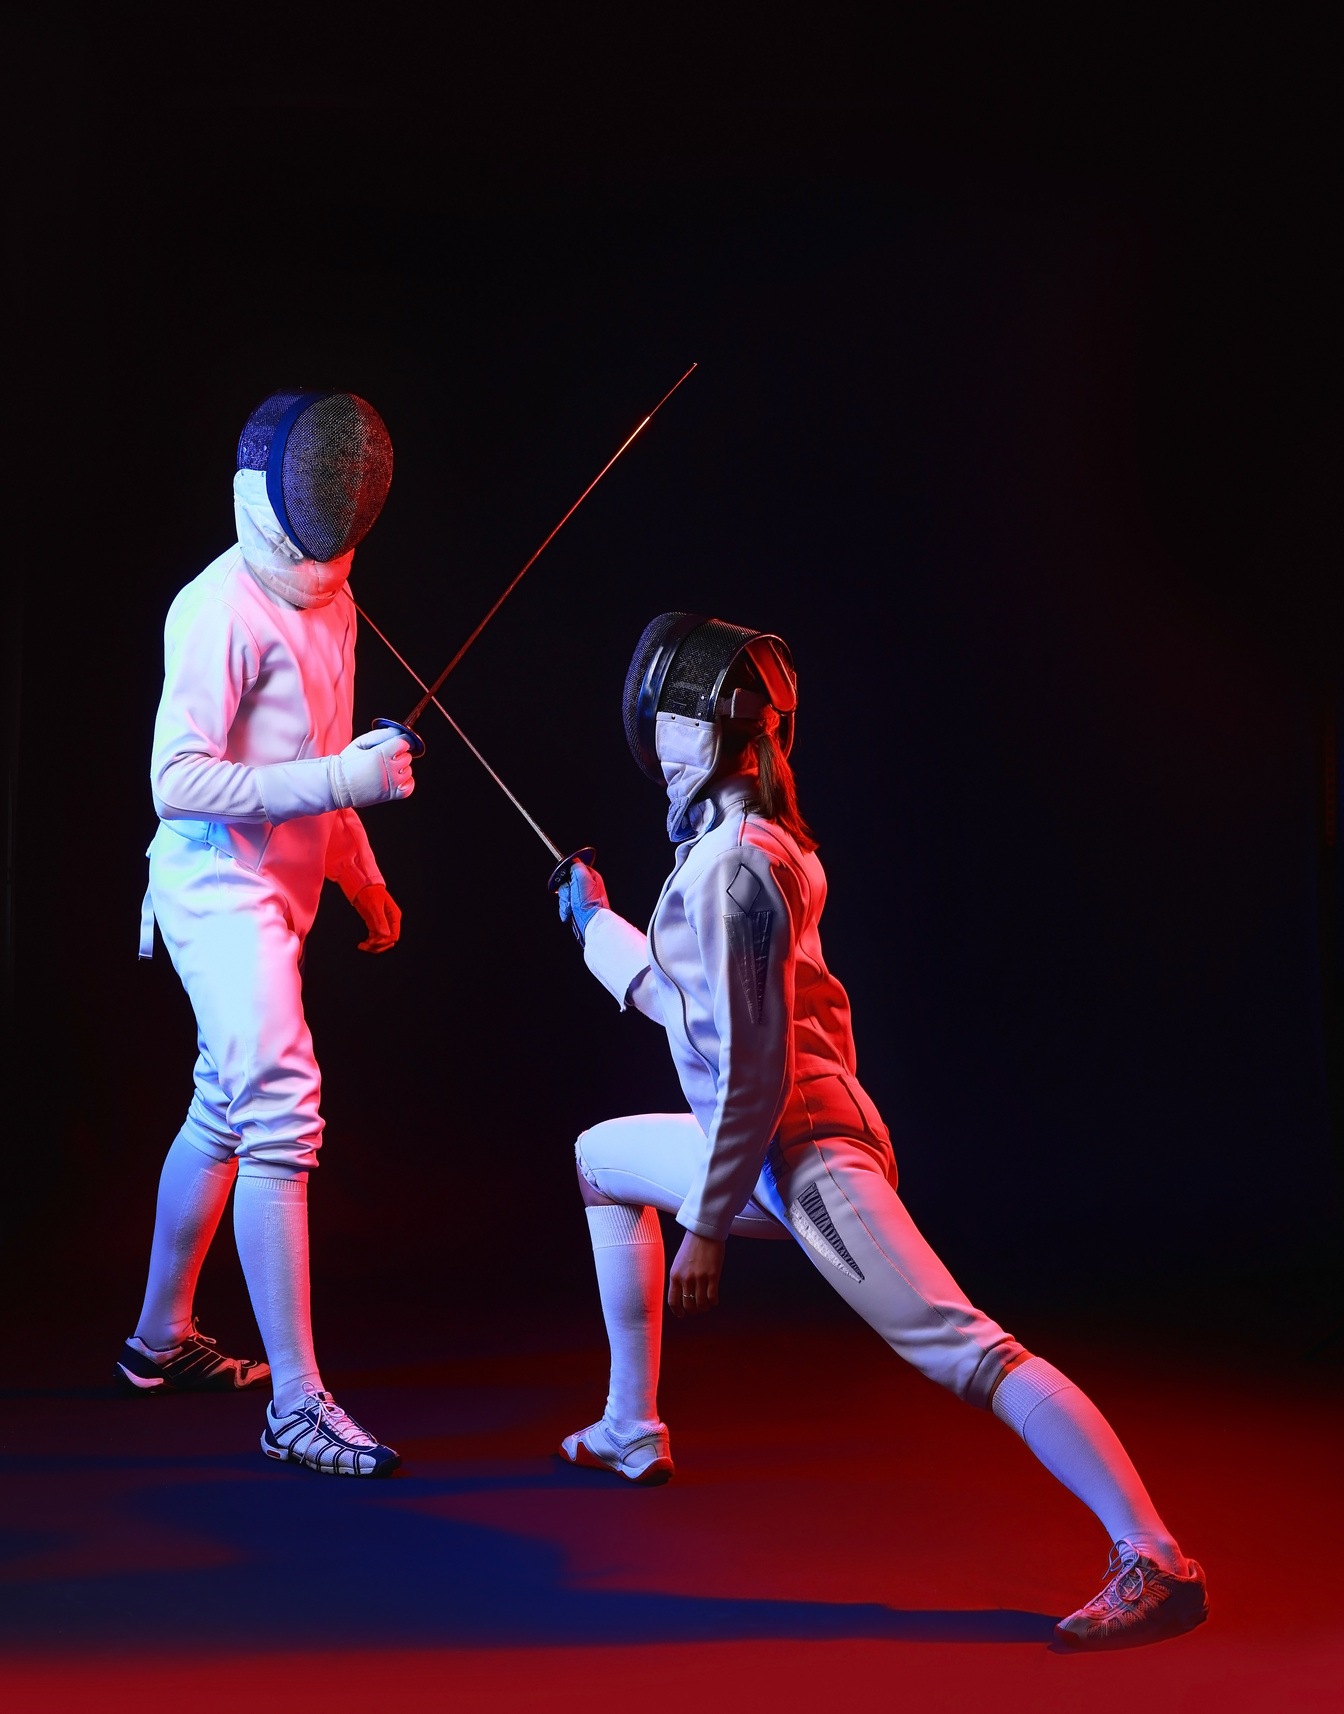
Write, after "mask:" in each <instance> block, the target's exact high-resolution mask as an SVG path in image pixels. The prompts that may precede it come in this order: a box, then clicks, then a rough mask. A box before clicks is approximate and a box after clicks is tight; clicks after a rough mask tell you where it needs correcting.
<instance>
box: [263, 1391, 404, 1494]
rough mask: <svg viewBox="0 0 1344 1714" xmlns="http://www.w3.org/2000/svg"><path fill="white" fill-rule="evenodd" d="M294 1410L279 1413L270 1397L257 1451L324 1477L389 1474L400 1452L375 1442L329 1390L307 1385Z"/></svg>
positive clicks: (398, 1461)
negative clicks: (317, 1472) (321, 1390)
mask: <svg viewBox="0 0 1344 1714" xmlns="http://www.w3.org/2000/svg"><path fill="white" fill-rule="evenodd" d="M303 1391H304V1400H303V1403H302V1404H301V1405H300V1406H299V1407H298V1409H297V1410H292V1411H289V1412H287V1413H286V1414H285V1415H283V1416H282V1415H281V1414H280V1412H279V1411H277V1410H276V1408H275V1400H274V1399H272V1400H271V1402H270V1404H268V1405H267V1406H266V1430H265V1432H264V1433H263V1435H262V1437H261V1450H262V1451H263V1452H264V1453H265V1454H266V1456H267V1457H268V1458H275V1459H278V1460H279V1461H280V1462H281V1463H284V1462H285V1460H286V1459H288V1460H289V1461H290V1462H291V1463H294V1464H303V1465H305V1466H306V1467H307V1468H308V1469H309V1470H318V1471H320V1472H321V1473H322V1474H323V1475H324V1476H390V1475H391V1474H392V1472H393V1471H394V1470H395V1469H396V1468H397V1466H398V1465H399V1464H400V1463H401V1454H400V1453H399V1452H394V1451H393V1450H392V1448H391V1447H390V1446H383V1445H381V1444H380V1443H379V1442H378V1441H376V1440H375V1439H374V1438H373V1436H372V1435H371V1434H370V1433H369V1432H368V1430H367V1429H363V1428H361V1427H360V1426H359V1424H358V1423H357V1422H356V1421H355V1419H354V1417H352V1416H347V1415H346V1413H345V1412H344V1411H343V1410H342V1409H341V1407H340V1406H339V1405H338V1404H337V1403H336V1401H335V1399H334V1398H332V1396H331V1394H330V1393H319V1392H318V1391H317V1389H316V1388H315V1387H312V1386H306V1387H305V1388H304V1389H303Z"/></svg>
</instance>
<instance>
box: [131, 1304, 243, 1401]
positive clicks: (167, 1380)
mask: <svg viewBox="0 0 1344 1714" xmlns="http://www.w3.org/2000/svg"><path fill="white" fill-rule="evenodd" d="M270 1378H271V1371H270V1368H269V1366H268V1365H267V1364H265V1363H258V1362H254V1361H253V1359H252V1358H251V1357H226V1356H225V1355H224V1353H223V1352H222V1351H219V1350H217V1349H216V1348H215V1342H214V1340H213V1339H210V1338H207V1337H206V1335H205V1334H204V1333H201V1332H198V1331H197V1327H196V1323H195V1322H194V1321H193V1322H192V1324H191V1329H190V1331H189V1332H188V1333H187V1334H186V1335H185V1336H184V1337H183V1339H182V1340H181V1342H180V1343H179V1344H177V1345H173V1346H170V1347H169V1348H168V1349H167V1350H166V1351H156V1350H155V1349H154V1348H153V1346H151V1345H146V1344H145V1342H144V1340H143V1339H137V1338H136V1337H135V1336H134V1335H132V1337H131V1338H129V1339H128V1340H127V1341H126V1343H125V1344H124V1345H123V1346H122V1348H121V1356H120V1357H118V1359H117V1366H116V1370H115V1372H114V1375H113V1379H114V1380H115V1382H116V1385H117V1388H118V1390H119V1391H120V1392H123V1393H137V1394H148V1393H238V1392H242V1390H243V1389H244V1388H245V1387H256V1386H260V1384H261V1383H262V1382H263V1381H269V1380H270Z"/></svg>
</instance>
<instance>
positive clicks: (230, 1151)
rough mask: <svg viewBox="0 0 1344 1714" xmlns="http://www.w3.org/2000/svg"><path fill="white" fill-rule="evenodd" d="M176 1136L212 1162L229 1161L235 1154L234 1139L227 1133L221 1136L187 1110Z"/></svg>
mask: <svg viewBox="0 0 1344 1714" xmlns="http://www.w3.org/2000/svg"><path fill="white" fill-rule="evenodd" d="M193 1105H194V1103H193ZM177 1134H178V1136H179V1137H180V1138H181V1139H182V1141H183V1142H184V1143H190V1144H191V1146H192V1148H194V1149H199V1150H200V1152H201V1153H202V1154H203V1155H208V1156H209V1158H210V1159H211V1160H212V1161H231V1160H233V1158H234V1156H235V1154H236V1153H237V1148H238V1139H237V1138H236V1137H234V1136H232V1135H230V1134H228V1133H226V1134H225V1135H224V1136H221V1135H220V1134H219V1132H218V1131H217V1130H216V1129H215V1128H214V1127H213V1126H212V1125H209V1124H206V1123H204V1122H203V1121H202V1120H201V1119H200V1118H199V1117H198V1116H197V1115H196V1113H195V1112H193V1111H192V1110H191V1109H188V1111H187V1116H186V1118H185V1119H184V1120H183V1121H182V1129H181V1130H180V1131H179V1132H178V1133H177Z"/></svg>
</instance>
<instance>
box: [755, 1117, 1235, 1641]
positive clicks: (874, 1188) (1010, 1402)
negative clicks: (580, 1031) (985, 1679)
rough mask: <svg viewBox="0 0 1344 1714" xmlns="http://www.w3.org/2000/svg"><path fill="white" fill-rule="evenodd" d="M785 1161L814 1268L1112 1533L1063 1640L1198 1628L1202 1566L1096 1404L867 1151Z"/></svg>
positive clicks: (831, 1151)
mask: <svg viewBox="0 0 1344 1714" xmlns="http://www.w3.org/2000/svg"><path fill="white" fill-rule="evenodd" d="M781 1164H783V1163H781ZM789 1165H790V1166H791V1169H792V1170H786V1171H784V1172H782V1173H781V1174H780V1175H779V1178H778V1187H779V1191H780V1193H781V1196H782V1199H783V1201H784V1203H785V1205H786V1206H787V1212H788V1217H789V1220H790V1223H791V1225H792V1226H793V1228H794V1230H795V1232H796V1233H797V1235H798V1237H799V1238H800V1240H801V1241H802V1243H803V1244H804V1246H805V1248H806V1249H807V1251H808V1254H809V1255H810V1257H811V1259H812V1261H813V1263H814V1264H815V1265H816V1266H817V1268H818V1269H819V1271H820V1272H821V1273H822V1274H823V1275H825V1277H826V1278H828V1279H829V1280H830V1282H831V1284H832V1285H833V1286H834V1287H835V1289H836V1290H837V1291H838V1292H839V1293H840V1295H841V1296H842V1297H844V1298H845V1299H846V1301H847V1302H849V1303H850V1304H852V1306H853V1307H854V1308H855V1309H856V1310H857V1311H858V1312H859V1314H860V1315H861V1316H863V1318H864V1320H865V1321H867V1322H868V1323H869V1325H870V1326H872V1327H873V1328H875V1329H876V1330H877V1332H879V1333H880V1334H881V1335H882V1337H883V1338H884V1339H886V1340H887V1342H888V1344H890V1345H891V1346H892V1348H893V1349H894V1350H896V1351H898V1352H899V1353H900V1355H901V1356H903V1357H904V1358H906V1360H907V1361H908V1362H910V1363H912V1364H913V1365H914V1366H915V1367H916V1368H917V1369H919V1370H920V1371H921V1372H922V1373H923V1374H925V1375H927V1376H928V1377H929V1379H930V1380H934V1381H937V1382H938V1383H939V1384H940V1385H942V1386H945V1387H947V1388H948V1390H949V1391H951V1392H953V1393H955V1394H956V1395H957V1396H958V1397H959V1398H962V1399H965V1400H966V1401H967V1402H968V1403H970V1404H976V1405H979V1406H981V1407H982V1408H983V1407H984V1406H985V1405H986V1404H988V1405H989V1407H990V1408H991V1409H992V1410H993V1412H994V1414H995V1416H997V1417H998V1418H999V1419H1000V1420H1001V1421H1002V1422H1005V1423H1007V1424H1008V1426H1009V1427H1010V1428H1012V1429H1014V1430H1015V1432H1016V1433H1017V1434H1019V1435H1020V1436H1021V1438H1022V1439H1023V1440H1024V1441H1025V1443H1026V1445H1027V1446H1028V1447H1029V1448H1030V1450H1031V1451H1032V1452H1033V1453H1035V1455H1036V1457H1037V1458H1039V1459H1040V1461H1041V1463H1042V1464H1044V1466H1045V1467H1046V1469H1047V1470H1048V1471H1049V1472H1050V1474H1051V1475H1052V1476H1054V1477H1055V1478H1056V1480H1057V1481H1059V1482H1062V1483H1063V1484H1064V1486H1065V1487H1066V1488H1068V1490H1069V1491H1070V1493H1072V1494H1075V1495H1076V1496H1077V1497H1078V1499H1080V1500H1081V1501H1082V1502H1083V1504H1084V1505H1085V1506H1087V1507H1088V1508H1089V1510H1090V1511H1092V1512H1093V1513H1094V1514H1095V1516H1096V1517H1097V1519H1098V1520H1099V1522H1100V1523H1101V1525H1102V1527H1103V1528H1104V1529H1105V1530H1106V1533H1107V1536H1108V1538H1109V1539H1110V1541H1111V1542H1112V1544H1113V1549H1112V1559H1111V1565H1110V1567H1109V1569H1108V1571H1107V1577H1106V1581H1105V1585H1104V1587H1103V1588H1102V1590H1101V1592H1100V1593H1099V1594H1098V1595H1097V1596H1096V1597H1095V1598H1094V1599H1093V1600H1092V1601H1090V1602H1088V1603H1087V1605H1086V1606H1085V1607H1081V1608H1079V1610H1078V1611H1077V1612H1076V1613H1073V1614H1071V1615H1070V1616H1069V1617H1068V1618H1067V1619H1065V1620H1063V1621H1062V1622H1061V1624H1060V1626H1059V1632H1060V1638H1059V1640H1060V1643H1061V1645H1062V1646H1065V1647H1068V1646H1078V1647H1097V1646H1106V1647H1117V1646H1124V1644H1125V1639H1126V1638H1127V1637H1129V1636H1131V1635H1141V1636H1143V1637H1144V1638H1145V1639H1147V1640H1151V1639H1152V1638H1153V1637H1154V1636H1156V1635H1159V1634H1170V1635H1178V1634H1179V1633H1180V1632H1181V1631H1184V1630H1188V1629H1190V1627H1191V1626H1192V1625H1194V1624H1198V1623H1199V1622H1200V1621H1201V1619H1202V1618H1203V1616H1204V1615H1205V1614H1206V1613H1207V1611H1208V1596H1207V1591H1206V1588H1205V1584H1204V1575H1203V1572H1202V1571H1201V1570H1200V1568H1199V1566H1198V1565H1197V1564H1196V1563H1195V1561H1194V1560H1187V1559H1186V1558H1185V1556H1184V1555H1183V1554H1182V1553H1181V1550H1180V1548H1179V1546H1178V1545H1177V1543H1176V1540H1175V1538H1174V1537H1173V1536H1172V1534H1171V1532H1170V1530H1168V1528H1167V1527H1166V1525H1165V1524H1164V1523H1163V1521H1162V1519H1161V1517H1160V1516H1159V1514H1158V1511H1157V1508H1156V1507H1155V1506H1154V1505H1153V1502H1152V1500H1151V1499H1150V1498H1149V1495H1148V1490H1147V1489H1146V1488H1145V1487H1144V1485H1143V1482H1142V1481H1141V1480H1140V1478H1139V1473H1138V1471H1137V1470H1136V1469H1135V1468H1134V1465H1133V1462H1132V1461H1131V1459H1130V1457H1129V1454H1128V1453H1127V1452H1126V1451H1125V1449H1124V1447H1123V1446H1122V1445H1121V1443H1120V1439H1119V1437H1118V1436H1117V1434H1116V1433H1115V1430H1114V1429H1113V1428H1112V1427H1111V1425H1110V1424H1109V1423H1108V1422H1107V1420H1106V1418H1105V1417H1104V1416H1103V1415H1102V1413H1101V1412H1100V1411H1099V1410H1098V1409H1097V1407H1096V1405H1094V1404H1093V1403H1092V1401H1091V1399H1089V1398H1088V1397H1087V1395H1086V1394H1085V1393H1084V1392H1083V1391H1082V1390H1081V1389H1080V1388H1079V1387H1077V1386H1075V1384H1074V1383H1073V1382H1072V1381H1070V1380H1069V1379H1068V1377H1067V1376H1066V1375H1063V1374H1061V1373H1060V1371H1059V1370H1058V1369H1056V1368H1055V1367H1054V1366H1053V1364H1051V1363H1047V1362H1046V1361H1045V1359H1044V1358H1042V1357H1036V1356H1033V1355H1031V1354H1030V1353H1029V1352H1027V1351H1026V1350H1025V1349H1024V1347H1023V1346H1021V1345H1020V1344H1019V1343H1018V1342H1017V1341H1016V1340H1015V1339H1014V1338H1013V1337H1012V1335H1011V1334H1009V1333H1005V1332H1004V1330H1003V1329H1002V1328H1001V1327H1000V1326H999V1325H998V1323H997V1322H994V1321H991V1320H990V1319H989V1318H988V1317H987V1316H985V1315H984V1314H983V1313H982V1312H981V1311H980V1310H978V1309H976V1308H975V1307H974V1305H973V1304H971V1303H970V1301H969V1300H968V1299H967V1298H966V1296H965V1294H964V1293H963V1292H962V1291H961V1289H960V1287H959V1286H958V1285H957V1284H956V1281H955V1280H954V1279H953V1278H952V1276H951V1274H949V1273H948V1271H947V1269H946V1268H945V1267H944V1266H943V1264H942V1262H941V1261H940V1260H939V1259H938V1257H937V1255H936V1254H935V1253H934V1251H933V1249H932V1248H931V1247H930V1245H929V1244H928V1242H927V1241H926V1239H925V1238H924V1236H923V1235H922V1233H921V1232H920V1231H919V1229H918V1227H917V1226H916V1225H915V1223H914V1221H913V1220H912V1219H911V1218H910V1215H909V1213H908V1212H907V1211H906V1208H905V1206H904V1204H903V1203H902V1202H901V1200H900V1198H899V1197H898V1196H897V1194H896V1192H895V1190H894V1189H893V1188H892V1186H891V1184H890V1183H889V1182H887V1180H886V1179H885V1178H884V1176H883V1174H882V1173H881V1172H879V1171H878V1170H876V1166H875V1163H874V1161H873V1158H872V1156H871V1153H870V1151H868V1150H865V1149H863V1148H861V1147H860V1146H859V1145H858V1144H855V1143H850V1142H847V1141H846V1140H845V1139H843V1138H827V1139H825V1140H823V1141H820V1142H813V1143H811V1144H809V1145H807V1146H806V1147H805V1148H801V1149H798V1150H796V1151H791V1152H790V1161H789ZM1098 1639H1102V1640H1101V1641H1100V1642H1099V1640H1098Z"/></svg>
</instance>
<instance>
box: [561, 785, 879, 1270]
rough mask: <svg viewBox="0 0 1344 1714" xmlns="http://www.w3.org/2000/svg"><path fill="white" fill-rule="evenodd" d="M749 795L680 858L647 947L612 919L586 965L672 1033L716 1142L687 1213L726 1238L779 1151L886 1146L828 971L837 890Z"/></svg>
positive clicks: (694, 1228) (685, 1079) (739, 794)
mask: <svg viewBox="0 0 1344 1714" xmlns="http://www.w3.org/2000/svg"><path fill="white" fill-rule="evenodd" d="M749 791H750V785H749V783H748V782H745V781H742V780H737V781H732V780H729V781H725V782H724V783H723V784H722V785H721V786H720V787H719V788H718V789H717V790H716V791H715V793H714V815H713V819H712V820H711V821H710V822H709V824H708V826H707V827H706V828H705V829H704V831H702V832H701V833H699V834H698V835H697V836H696V837H694V838H692V839H688V840H686V841H685V842H684V843H683V844H681V845H679V846H678V847H677V855H676V864H675V867H674V868H673V870H672V873H671V875H669V876H668V878H667V881H666V882H665V883H664V886H663V890H662V893H661V895H660V896H659V899H658V904H657V906H656V908H655V909H654V913H653V919H652V921H651V922H650V924H649V930H648V934H647V935H643V934H641V933H640V932H639V930H638V929H637V928H635V927H634V926H633V925H632V924H631V923H628V922H626V921H625V920H624V918H622V917H619V916H617V915H616V913H615V912H614V911H611V910H601V911H598V912H597V913H596V915H595V916H594V917H593V918H592V919H591V921H590V922H589V924H588V928H587V932H586V935H585V939H584V961H585V962H586V964H587V965H588V968H589V969H590V970H591V971H592V972H593V974H594V975H595V976H596V977H597V978H598V980H599V981H600V982H601V983H602V984H603V986H604V987H605V988H606V989H607V990H608V992H609V993H611V994H612V995H614V996H615V998H616V999H617V1000H618V1001H619V1003H620V1005H621V1008H622V1010H624V1009H625V1008H626V1007H627V1005H629V1004H633V1005H634V1006H636V1007H637V1008H638V1009H639V1010H640V1011H641V1012H643V1013H644V1014H645V1015H646V1016H647V1017H650V1018H653V1019H654V1020H655V1021H656V1022H658V1023H661V1024H662V1025H663V1027H664V1028H665V1029H666V1031H667V1038H668V1044H669V1046H670V1047H671V1049H672V1057H673V1060H674V1061H675V1063H676V1067H677V1075H678V1077H679V1078H680V1079H681V1087H682V1090H683V1092H684V1094H685V1096H686V1099H687V1101H688V1102H689V1103H690V1107H691V1111H692V1112H693V1113H694V1114H695V1116H696V1119H697V1120H698V1121H699V1124H700V1128H701V1130H702V1131H703V1132H704V1133H705V1138H706V1147H705V1154H704V1158H703V1160H702V1162H701V1165H700V1169H699V1171H698V1173H697V1174H696V1177H695V1179H694V1180H693V1182H692V1185H691V1189H690V1191H689V1193H688V1194H687V1196H686V1199H685V1201H684V1202H683V1203H682V1206H681V1210H680V1212H679V1213H678V1215H677V1219H678V1221H679V1223H680V1224H681V1225H682V1226H684V1227H685V1228H686V1229H687V1231H690V1232H698V1233H699V1234H700V1235H701V1236H702V1237H706V1238H725V1237H726V1236H727V1235H728V1230H729V1227H730V1226H731V1225H732V1222H733V1217H734V1215H736V1214H737V1212H738V1211H739V1209H741V1208H742V1206H743V1205H744V1204H745V1202H746V1201H747V1199H748V1197H749V1196H750V1195H751V1193H752V1189H753V1187H754V1186H755V1183H756V1180H757V1178H758V1177H759V1175H760V1171H761V1167H762V1164H763V1162H764V1159H765V1153H766V1150H767V1148H768V1147H769V1146H770V1143H771V1141H772V1140H774V1139H775V1138H778V1139H779V1141H780V1143H781V1144H783V1145H786V1146H787V1145H788V1144H789V1143H790V1142H795V1141H799V1140H801V1139H803V1138H805V1137H807V1136H819V1135H825V1134H829V1135H856V1136H859V1137H860V1138H863V1137H872V1138H875V1139H880V1140H881V1142H882V1143H883V1145H884V1147H885V1151H886V1156H887V1158H888V1159H889V1158H890V1142H889V1139H887V1134H886V1130H885V1128H884V1127H883V1125H882V1121H881V1119H880V1117H879V1116H878V1114H877V1110H876V1109H875V1108H874V1107H873V1104H872V1102H871V1101H870V1100H869V1099H868V1096H867V1095H866V1094H865V1093H864V1091H863V1090H862V1089H861V1087H860V1086H859V1083H858V1080H857V1078H856V1077H855V1058H854V1037H853V1032H852V1029H851V1026H850V1014H849V999H848V996H847V995H846V994H845V991H844V989H843V988H842V987H841V985H840V983H839V982H837V981H836V979H835V977H834V976H832V975H831V974H830V972H829V971H828V970H827V968H826V963H825V959H824V958H823V956H822V951H821V939H820V935H819V933H818V923H819V921H820V918H821V913H822V909H823V907H824V905H825V902H826V876H825V872H824V870H823V869H822V866H821V864H820V862H819V861H818V859H817V857H816V855H815V853H813V852H804V851H802V850H801V849H800V847H799V846H798V844H797V842H796V841H795V840H794V839H793V838H792V836H791V835H790V834H788V833H786V832H785V830H784V829H783V828H781V827H779V826H777V825H776V824H775V823H774V822H771V821H766V820H764V819H763V818H761V817H760V816H758V815H754V814H751V813H750V811H749V809H748V807H747V801H748V793H749Z"/></svg>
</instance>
